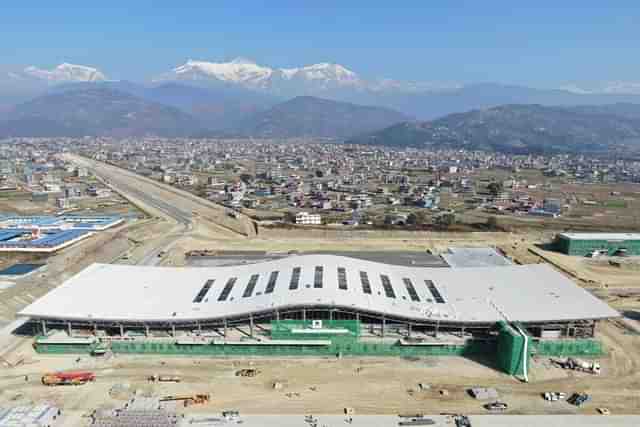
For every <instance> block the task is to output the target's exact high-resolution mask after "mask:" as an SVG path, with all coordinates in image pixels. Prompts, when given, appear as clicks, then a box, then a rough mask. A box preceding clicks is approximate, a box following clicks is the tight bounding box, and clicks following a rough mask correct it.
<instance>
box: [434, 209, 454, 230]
mask: <svg viewBox="0 0 640 427" xmlns="http://www.w3.org/2000/svg"><path fill="white" fill-rule="evenodd" d="M434 223H435V225H436V227H438V228H441V229H444V230H446V229H447V228H449V227H451V226H452V225H453V224H455V223H456V214H455V213H454V212H444V213H442V214H440V215H438V216H436V217H435V218H434Z"/></svg>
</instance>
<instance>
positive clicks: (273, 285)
mask: <svg viewBox="0 0 640 427" xmlns="http://www.w3.org/2000/svg"><path fill="white" fill-rule="evenodd" d="M278 274H280V272H279V271H272V272H271V275H270V276H269V282H268V283H267V288H266V289H265V290H264V293H265V294H270V293H272V292H273V290H274V289H275V288H276V281H277V280H278Z"/></svg>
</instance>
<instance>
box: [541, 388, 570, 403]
mask: <svg viewBox="0 0 640 427" xmlns="http://www.w3.org/2000/svg"><path fill="white" fill-rule="evenodd" d="M542 397H543V398H544V400H546V401H548V402H557V401H559V400H564V399H566V398H567V394H566V393H562V392H555V391H547V392H544V393H542Z"/></svg>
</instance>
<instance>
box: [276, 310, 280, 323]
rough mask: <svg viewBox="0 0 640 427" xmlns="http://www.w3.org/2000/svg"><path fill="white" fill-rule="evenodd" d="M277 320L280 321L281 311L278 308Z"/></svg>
mask: <svg viewBox="0 0 640 427" xmlns="http://www.w3.org/2000/svg"><path fill="white" fill-rule="evenodd" d="M276 321H280V312H279V311H278V310H276Z"/></svg>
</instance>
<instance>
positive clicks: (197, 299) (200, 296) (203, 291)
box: [193, 279, 215, 303]
mask: <svg viewBox="0 0 640 427" xmlns="http://www.w3.org/2000/svg"><path fill="white" fill-rule="evenodd" d="M214 281H215V280H213V279H210V280H207V281H206V282H205V284H204V285H203V286H202V289H200V292H198V295H196V297H195V298H194V299H193V302H194V303H200V302H202V300H203V299H204V297H205V296H206V295H207V292H209V289H211V286H213V282H214Z"/></svg>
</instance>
